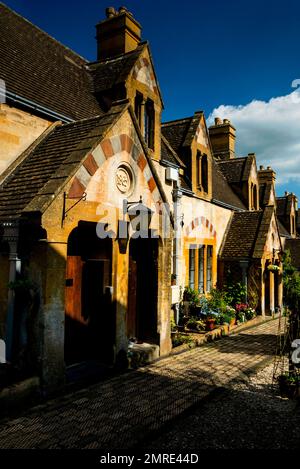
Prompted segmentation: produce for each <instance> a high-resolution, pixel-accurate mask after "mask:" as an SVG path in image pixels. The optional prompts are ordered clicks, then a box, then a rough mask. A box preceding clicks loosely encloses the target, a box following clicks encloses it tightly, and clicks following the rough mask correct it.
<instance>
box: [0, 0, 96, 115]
mask: <svg viewBox="0 0 300 469" xmlns="http://www.w3.org/2000/svg"><path fill="white" fill-rule="evenodd" d="M0 30H1V34H0V78H1V79H2V80H4V81H5V84H6V89H7V91H9V92H10V93H14V94H17V95H19V96H21V97H22V98H25V99H27V100H30V101H32V102H34V103H35V104H38V105H40V106H43V107H45V108H48V109H51V110H52V111H54V112H56V113H58V114H60V115H63V116H66V117H68V118H70V119H74V120H75V119H82V118H86V117H91V116H94V115H98V114H99V113H100V111H101V110H100V107H99V104H98V103H97V100H96V98H95V97H94V95H93V93H92V78H91V76H90V75H89V73H88V71H87V68H86V64H87V61H86V60H85V59H84V58H82V57H80V56H79V55H78V54H76V53H75V52H73V51H72V50H70V49H69V48H67V47H65V46H64V45H62V44H61V43H59V42H58V41H56V40H55V39H54V38H52V37H51V36H49V35H48V34H47V33H45V32H44V31H42V30H41V29H39V28H38V27H36V26H35V25H33V24H32V23H30V22H29V21H27V20H26V19H24V18H23V17H22V16H20V15H18V14H17V13H15V12H14V11H12V10H11V9H9V8H8V7H7V6H6V5H4V4H3V3H0Z"/></svg>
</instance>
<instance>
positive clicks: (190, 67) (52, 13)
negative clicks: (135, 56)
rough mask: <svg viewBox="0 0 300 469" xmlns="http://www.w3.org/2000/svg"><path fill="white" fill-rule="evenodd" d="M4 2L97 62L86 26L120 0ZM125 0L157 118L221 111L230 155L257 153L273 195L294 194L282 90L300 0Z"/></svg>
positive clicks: (298, 176) (289, 118)
mask: <svg viewBox="0 0 300 469" xmlns="http://www.w3.org/2000/svg"><path fill="white" fill-rule="evenodd" d="M4 3H6V4H7V5H8V6H10V7H11V8H13V9H15V10H16V11H17V12H19V13H20V14H22V15H23V16H25V17H26V18H27V19H29V20H30V21H32V22H33V23H35V24H36V25H38V26H39V27H41V28H42V29H44V30H45V31H47V32H48V33H49V34H51V35H52V36H54V37H55V38H56V39H58V40H59V41H61V42H62V43H64V44H66V45H67V46H69V47H71V48H72V49H73V50H75V51H76V52H78V53H79V54H81V55H83V56H84V57H86V58H87V59H89V60H95V59H96V41H95V29H94V25H95V24H96V23H97V22H98V21H99V20H101V19H103V18H104V10H105V7H107V6H115V7H119V6H120V5H121V3H120V4H114V3H113V2H110V1H101V0H85V1H76V2H71V1H64V2H63V1H61V0H60V1H59V0H43V1H42V2H40V1H35V0H33V1H30V0H6V1H4ZM124 5H125V6H127V8H128V9H129V10H130V11H132V12H133V14H134V16H135V18H136V19H137V20H138V21H139V22H140V23H141V24H142V26H143V39H147V40H149V41H150V46H151V50H152V54H153V58H154V64H155V67H156V72H157V75H158V79H159V84H160V87H161V90H162V94H163V99H164V103H165V108H166V109H165V112H164V115H163V119H164V120H170V119H175V118H180V117H185V116H189V115H192V114H193V113H194V111H195V110H203V111H204V112H205V115H206V117H207V118H208V117H209V116H210V114H212V115H217V114H218V115H220V117H224V116H225V117H229V118H230V119H231V120H232V122H233V124H234V125H235V126H236V128H237V135H238V147H237V151H238V153H239V154H240V155H244V154H247V153H248V152H256V153H257V159H258V163H259V164H270V165H271V166H273V167H274V169H275V170H277V173H278V181H277V182H278V183H279V184H278V190H279V192H282V190H283V189H284V188H285V189H287V190H290V191H294V192H298V193H299V195H300V95H299V93H297V91H295V90H294V89H293V88H292V87H291V84H292V81H293V80H295V79H297V78H300V60H299V56H300V54H299V40H300V2H299V1H298V2H297V1H295V0H286V1H285V2H282V1H281V2H279V1H269V0H268V1H263V0H260V1H258V0H252V2H249V0H248V1H246V0H239V1H238V0H227V1H226V2H225V1H224V0H223V1H221V0H215V1H214V2H208V1H199V0H185V1H182V0H173V1H172V2H170V1H167V0H161V1H160V2H155V1H150V0H127V1H126V2H124ZM299 88H300V87H299ZM292 92H294V94H293V95H292V98H291V93H292ZM277 98H285V99H281V100H279V101H278V99H277ZM298 98H299V101H298ZM253 101H254V103H253ZM225 114H226V115H225ZM257 117H258V118H257ZM282 117H284V119H283V118H282ZM298 121H299V123H298ZM239 136H240V138H239ZM281 136H282V138H281ZM298 150H299V152H298ZM297 155H298V156H297ZM297 158H298V159H297ZM283 163H284V164H283Z"/></svg>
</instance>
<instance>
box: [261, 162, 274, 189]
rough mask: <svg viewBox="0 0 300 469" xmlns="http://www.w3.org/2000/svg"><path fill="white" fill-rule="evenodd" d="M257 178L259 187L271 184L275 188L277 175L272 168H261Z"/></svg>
mask: <svg viewBox="0 0 300 469" xmlns="http://www.w3.org/2000/svg"><path fill="white" fill-rule="evenodd" d="M257 176H258V182H259V185H262V184H271V185H272V186H274V184H275V180H276V173H275V171H273V169H272V168H271V167H270V166H267V168H264V167H263V166H260V167H259V171H258V172H257Z"/></svg>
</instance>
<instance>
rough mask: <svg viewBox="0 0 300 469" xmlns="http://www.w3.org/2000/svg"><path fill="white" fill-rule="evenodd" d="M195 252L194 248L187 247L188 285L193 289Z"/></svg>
mask: <svg viewBox="0 0 300 469" xmlns="http://www.w3.org/2000/svg"><path fill="white" fill-rule="evenodd" d="M195 252H196V250H195V249H194V248H191V249H189V287H190V288H192V289H193V290H194V289H195Z"/></svg>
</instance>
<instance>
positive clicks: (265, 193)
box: [259, 182, 273, 207]
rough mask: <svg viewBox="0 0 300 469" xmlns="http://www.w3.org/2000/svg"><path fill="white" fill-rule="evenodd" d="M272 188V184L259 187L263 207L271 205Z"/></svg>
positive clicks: (260, 202) (260, 203) (260, 201)
mask: <svg viewBox="0 0 300 469" xmlns="http://www.w3.org/2000/svg"><path fill="white" fill-rule="evenodd" d="M272 188H273V184H272V183H266V182H265V183H263V184H260V185H259V205H260V206H261V207H262V206H264V205H268V204H269V202H270V197H271V192H272Z"/></svg>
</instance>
